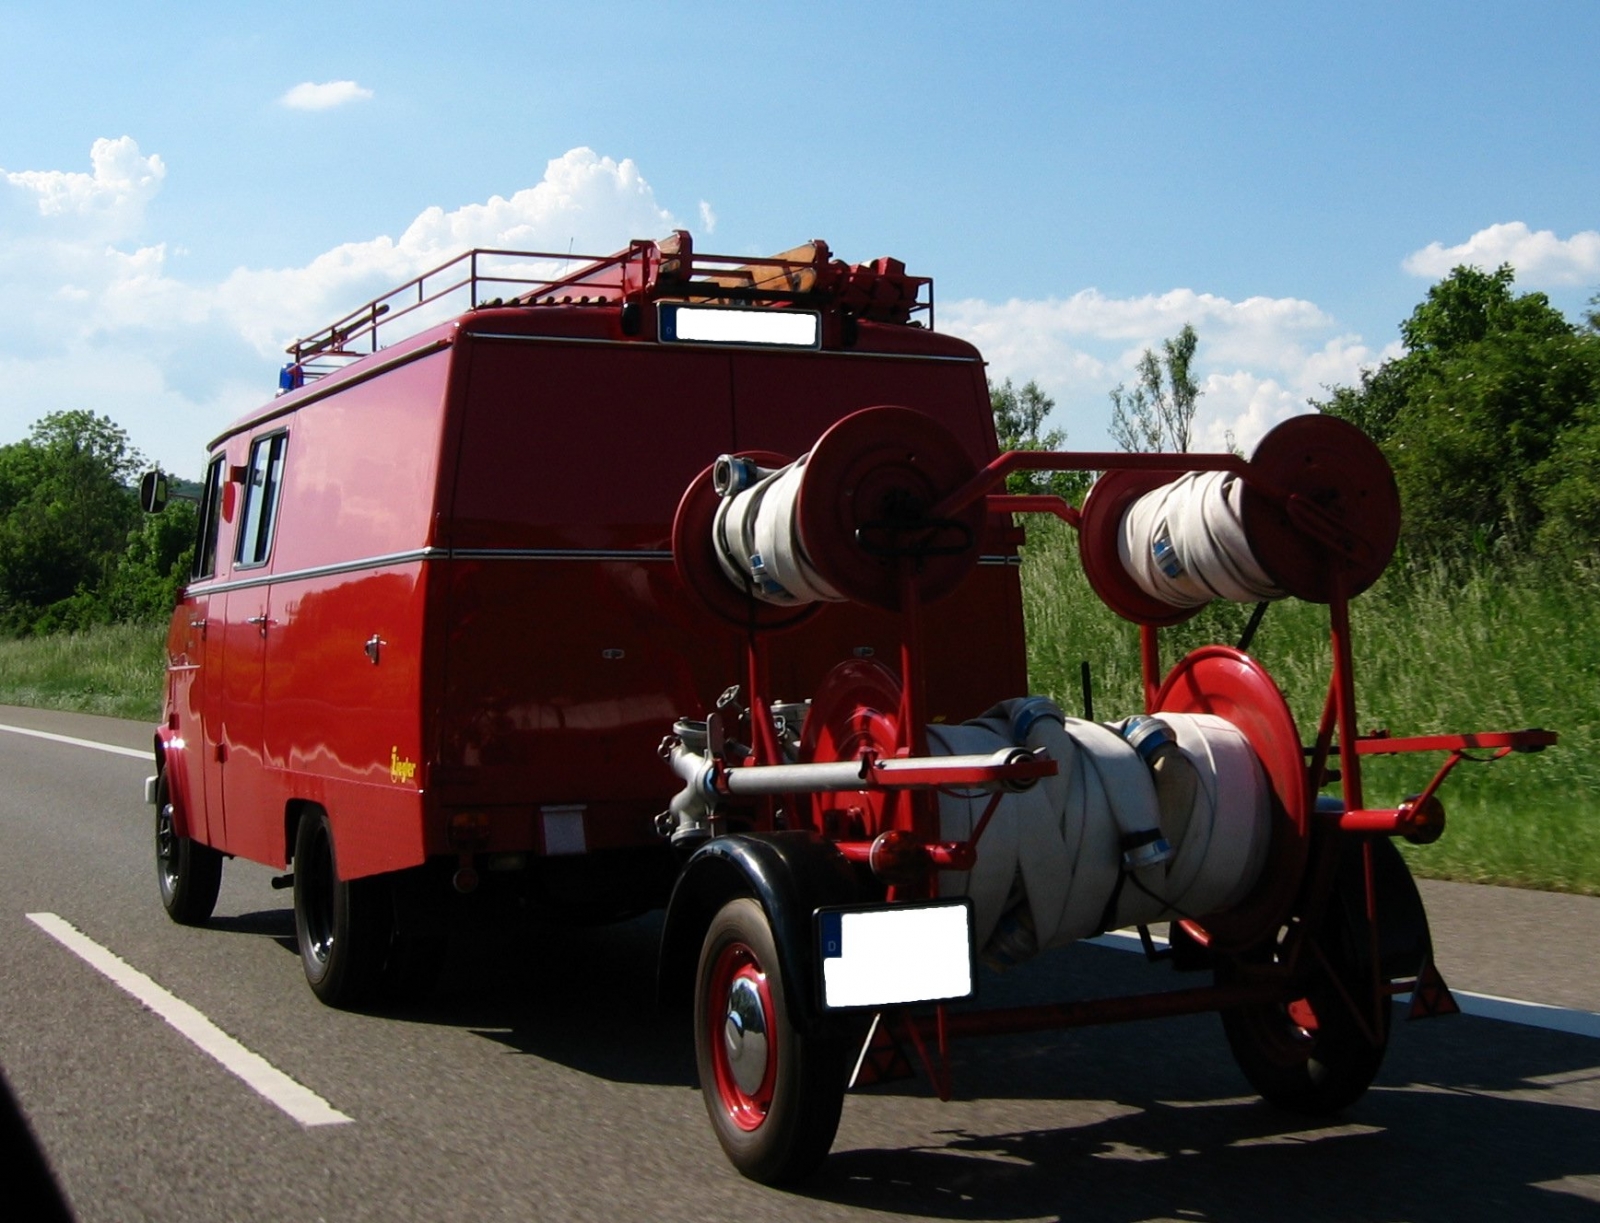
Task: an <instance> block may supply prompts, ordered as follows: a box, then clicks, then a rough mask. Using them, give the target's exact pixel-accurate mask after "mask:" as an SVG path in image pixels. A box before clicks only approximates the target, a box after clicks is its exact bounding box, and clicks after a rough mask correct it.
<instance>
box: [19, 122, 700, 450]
mask: <svg viewBox="0 0 1600 1223" xmlns="http://www.w3.org/2000/svg"><path fill="white" fill-rule="evenodd" d="M90 162H91V167H92V169H91V172H89V173H81V172H69V171H58V170H45V171H33V170H24V171H17V172H7V171H5V170H0V260H3V262H4V265H5V267H6V276H5V277H0V315H3V316H4V317H5V318H6V319H7V320H8V326H7V328H6V329H5V330H4V331H3V332H0V378H3V385H5V386H6V388H7V390H6V394H5V395H4V396H3V397H0V442H5V441H10V440H13V439H15V438H18V437H21V436H23V435H24V434H25V433H26V432H27V429H28V426H29V425H30V424H31V423H32V421H34V420H35V419H37V418H38V417H39V416H41V415H43V414H44V413H45V412H49V411H53V410H56V409H59V408H68V407H89V408H92V409H93V410H95V411H100V412H106V413H108V414H110V415H111V416H112V417H113V419H115V420H117V421H118V422H119V423H120V424H122V425H123V426H124V427H125V428H127V429H128V430H129V432H130V434H131V435H132V436H133V439H134V442H135V444H136V445H138V446H139V447H140V448H141V449H143V450H144V451H145V452H146V454H148V455H150V456H151V457H154V458H158V459H160V460H161V461H163V462H165V463H167V464H168V465H171V466H175V467H176V469H177V470H178V471H180V472H186V471H191V470H192V469H194V468H196V467H197V466H198V463H199V456H200V454H201V452H202V448H203V446H204V444H205V443H206V442H207V441H209V440H210V438H212V437H213V436H215V435H216V434H217V433H218V432H220V431H221V429H222V428H223V427H224V426H225V425H226V424H227V422H228V421H229V420H231V419H232V418H233V417H235V416H236V415H238V414H239V412H241V411H242V410H244V409H246V408H248V407H251V406H253V405H255V404H258V403H260V402H261V401H262V400H264V399H266V398H267V397H268V396H269V395H270V394H271V391H272V389H273V387H274V386H275V383H276V379H275V370H276V367H277V365H278V364H279V363H280V362H281V361H282V360H283V359H284V357H283V354H282V349H283V346H284V345H285V344H286V343H288V342H289V341H290V340H292V339H293V338H295V337H296V336H299V335H304V334H307V333H310V332H313V331H314V330H315V329H316V328H318V327H320V326H323V325H326V324H327V323H330V322H332V321H333V319H334V318H335V317H337V316H339V315H342V314H343V313H345V312H346V311H348V310H349V309H351V308H352V307H353V306H356V305H358V304H359V303H360V302H362V301H364V300H366V299H367V298H369V297H372V296H376V295H377V294H379V293H381V292H383V291H385V290H387V289H389V288H392V287H393V286H395V285H398V284H401V283H403V282H405V281H407V280H410V279H411V278H412V277H414V276H417V275H419V274H420V273H422V272H425V271H427V270H429V269H430V268H433V267H436V266H438V265H439V264H441V263H444V262H446V261H448V260H449V259H452V258H454V257H455V256H456V255H459V254H460V253H462V252H463V251H464V250H466V249H468V248H470V247H474V246H478V247H498V248H505V249H532V250H546V251H555V252H562V253H563V256H562V257H564V253H565V252H568V251H575V252H585V253H591V254H593V253H599V254H607V253H610V252H611V251H614V250H616V249H618V248H619V247H621V246H622V245H623V244H624V243H625V242H626V241H627V240H628V239H629V238H633V237H655V236H660V235H661V234H664V233H666V232H668V231H669V230H671V229H674V228H677V227H678V226H679V224H680V222H679V221H678V220H677V219H676V218H675V217H674V215H673V214H672V213H671V212H670V211H668V210H667V209H666V208H664V207H663V206H662V205H661V204H660V203H659V202H657V200H656V198H655V193H654V191H653V189H652V188H651V186H650V184H649V183H648V182H647V181H646V180H645V178H644V177H643V175H642V174H641V173H640V172H639V168H638V166H637V165H635V164H634V163H633V162H632V161H630V160H626V159H624V160H621V161H617V160H614V159H612V158H609V157H602V156H600V155H599V154H597V153H595V152H594V151H593V150H591V149H587V148H579V149H573V150H571V151H570V152H568V153H566V154H564V155H563V156H561V157H557V158H554V159H553V160H551V161H550V162H549V163H548V164H547V165H546V166H545V169H544V174H543V176H542V177H541V178H540V179H539V180H538V181H537V182H536V183H535V184H534V185H533V186H531V187H528V188H525V189H523V190H520V191H517V192H514V193H513V194H511V195H510V196H508V197H502V196H498V195H497V196H493V197H491V198H490V199H489V200H487V201H485V202H482V203H470V204H467V205H464V206H462V207H459V208H455V209H448V210H447V209H444V208H439V207H435V208H429V209H425V210H424V211H423V212H422V213H420V214H419V215H418V216H417V217H416V218H415V219H414V220H413V221H412V222H411V223H410V224H409V225H408V226H407V227H406V228H405V229H404V230H403V231H402V232H401V233H400V234H399V235H398V236H389V235H379V236H375V237H370V238H365V239H363V240H360V241H353V242H348V243H344V244H342V245H340V246H338V247H335V248H334V249H332V250H329V251H325V252H323V253H321V254H318V255H316V256H315V257H313V258H311V259H310V260H309V261H307V262H306V263H304V264H300V265H298V266H293V267H281V268H258V267H251V266H248V265H247V266H242V267H239V268H237V269H235V270H234V271H233V272H232V273H231V274H229V275H228V276H226V277H225V278H223V279H222V280H221V281H220V282H206V283H202V282H196V281H193V280H190V279H186V278H185V277H183V276H182V274H181V261H178V264H177V265H176V266H175V259H174V255H175V250H176V248H175V247H174V246H172V245H171V244H169V243H167V242H161V241H140V239H141V238H142V237H143V236H144V235H143V232H142V231H143V228H144V225H145V218H144V213H145V206H146V205H147V204H148V203H149V201H150V200H151V199H153V198H154V197H155V196H156V194H157V193H158V192H159V190H160V189H161V184H162V180H163V178H164V175H165V173H166V170H165V167H164V165H163V164H162V161H161V159H160V158H159V157H157V156H155V155H153V154H152V155H150V156H145V155H144V154H142V153H141V152H140V151H139V147H138V145H137V144H136V143H135V142H134V141H133V140H132V139H130V138H127V137H123V138H121V139H119V140H100V141H96V142H95V145H94V148H93V150H92V151H91V154H90ZM560 266H561V265H560V264H553V265H551V268H550V270H556V269H557V268H559V267H560ZM456 308H457V309H459V305H458V306H457V307H456ZM401 334H404V332H400V333H399V334H397V335H396V336H395V337H394V338H399V335H401ZM387 338H388V337H386V340H387Z"/></svg>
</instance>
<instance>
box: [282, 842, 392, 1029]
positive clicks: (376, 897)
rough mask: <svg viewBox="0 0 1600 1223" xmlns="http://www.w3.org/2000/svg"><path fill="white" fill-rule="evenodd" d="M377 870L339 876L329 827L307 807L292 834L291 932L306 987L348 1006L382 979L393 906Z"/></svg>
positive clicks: (356, 1004) (363, 999)
mask: <svg viewBox="0 0 1600 1223" xmlns="http://www.w3.org/2000/svg"><path fill="white" fill-rule="evenodd" d="M387 882H388V881H387V880H385V879H384V878H382V877H381V876H375V877H371V878H366V879H350V880H345V879H340V878H339V871H338V863H337V860H336V858H335V856H334V845H333V829H332V827H331V826H330V825H329V823H328V817H327V815H326V814H325V813H323V812H321V811H318V810H308V811H306V812H305V813H304V814H303V815H301V817H300V823H299V826H298V827H297V828H296V829H295V838H294V933H295V940H296V941H297V942H298V943H299V945H300V963H301V964H302V965H303V966H304V968H305V973H306V982H307V984H309V985H310V986H311V992H312V993H314V994H316V996H317V997H318V998H319V999H320V1000H321V1001H323V1002H324V1003H326V1004H327V1005H328V1006H332V1007H338V1008H340V1009H344V1010H349V1009H352V1008H354V1007H359V1006H361V1005H362V1004H364V1003H366V1002H368V1001H370V1000H371V999H372V998H373V997H374V996H375V994H376V992H377V989H378V986H379V984H380V982H381V980H382V976H383V969H384V961H385V960H386V958H387V956H388V952H389V942H390V938H391V935H392V932H393V926H394V914H393V906H392V904H391V902H390V898H389V895H388V890H387Z"/></svg>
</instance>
